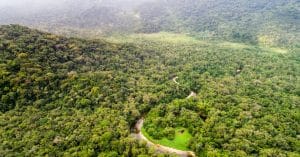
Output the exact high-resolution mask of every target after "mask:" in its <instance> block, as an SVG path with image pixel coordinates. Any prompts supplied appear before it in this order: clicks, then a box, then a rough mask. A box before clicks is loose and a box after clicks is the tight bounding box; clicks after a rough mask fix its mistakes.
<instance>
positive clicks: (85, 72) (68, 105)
mask: <svg viewBox="0 0 300 157" xmlns="http://www.w3.org/2000/svg"><path fill="white" fill-rule="evenodd" d="M0 37H1V39H0V50H1V54H0V55H1V57H0V77H1V80H0V93H1V94H0V95H1V100H0V104H1V106H0V114H1V115H0V143H1V144H0V154H5V155H6V156H15V155H20V156H44V155H46V154H48V155H58V156H62V155H65V156H70V155H74V156H97V155H100V156H119V155H124V156H137V155H142V154H152V153H151V152H150V151H149V149H146V148H145V144H143V143H140V144H139V143H138V142H136V141H134V140H133V139H132V138H130V137H129V134H130V128H131V126H132V125H133V124H134V123H135V120H136V119H137V118H138V117H139V116H140V114H142V113H144V112H145V111H147V110H148V108H150V107H151V104H154V103H156V102H157V101H164V100H165V101H167V100H168V99H172V98H171V97H172V96H173V95H171V94H169V93H168V92H170V91H173V90H172V89H170V88H163V86H157V87H155V88H152V86H153V85H152V84H154V83H152V82H153V77H152V80H147V81H146V80H145V81H142V80H144V79H145V77H146V76H151V74H152V72H151V71H150V70H145V69H146V68H148V67H149V68H150V65H155V63H152V62H156V61H155V59H150V58H154V57H159V56H157V54H156V53H155V52H153V51H146V50H145V51H141V50H139V49H138V48H136V47H134V46H132V45H129V44H127V45H123V44H111V43H107V42H104V41H86V40H80V39H67V38H63V37H59V36H55V35H51V34H47V33H41V32H39V31H36V30H31V29H28V28H25V27H21V26H17V25H12V26H2V27H0ZM151 68H153V67H151ZM142 74H143V75H142ZM146 82H148V83H147V84H145V83H146ZM157 82H158V81H157ZM155 84H156V83H155ZM151 90H153V91H151ZM157 90H160V91H162V93H166V94H162V96H159V97H157V96H158V94H156V95H154V94H153V95H152V94H151V92H154V91H157ZM171 93H176V91H174V92H171ZM143 104H144V105H143ZM146 104H147V105H146ZM152 155H153V154H152ZM152 155H151V156H152Z"/></svg>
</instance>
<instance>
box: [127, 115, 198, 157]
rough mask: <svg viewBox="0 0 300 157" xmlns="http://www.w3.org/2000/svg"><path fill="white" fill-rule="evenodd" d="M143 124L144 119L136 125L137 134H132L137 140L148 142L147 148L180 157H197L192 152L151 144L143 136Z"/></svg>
mask: <svg viewBox="0 0 300 157" xmlns="http://www.w3.org/2000/svg"><path fill="white" fill-rule="evenodd" d="M143 123H144V119H143V118H142V119H140V120H139V121H138V122H137V123H136V125H135V130H136V133H134V134H132V136H133V137H134V138H135V139H138V140H143V141H146V142H147V146H149V147H153V148H155V149H156V151H157V152H161V153H171V154H176V155H178V156H180V157H195V153H194V152H192V151H182V150H178V149H174V148H170V147H166V146H162V145H159V144H154V143H153V142H151V141H150V140H148V139H147V138H146V137H145V136H144V135H143V133H142V131H141V129H142V127H143Z"/></svg>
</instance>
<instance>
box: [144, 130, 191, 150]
mask: <svg viewBox="0 0 300 157" xmlns="http://www.w3.org/2000/svg"><path fill="white" fill-rule="evenodd" d="M182 130H184V132H181V131H182ZM142 133H143V135H144V136H145V137H147V139H149V140H150V141H151V142H153V143H155V144H160V145H163V146H167V147H171V148H175V149H178V150H183V151H188V150H189V148H188V144H189V141H190V139H191V138H192V135H191V134H190V133H189V132H188V130H187V129H185V128H176V132H175V138H174V140H168V139H167V138H162V139H160V140H155V139H153V138H152V137H151V136H149V134H148V133H147V132H146V130H145V129H144V128H142Z"/></svg>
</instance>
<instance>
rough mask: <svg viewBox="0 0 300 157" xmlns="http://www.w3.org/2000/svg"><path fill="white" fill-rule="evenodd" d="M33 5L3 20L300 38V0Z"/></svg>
mask: <svg viewBox="0 0 300 157" xmlns="http://www.w3.org/2000/svg"><path fill="white" fill-rule="evenodd" d="M33 6H35V7H34V9H31V10H30V9H28V8H27V9H24V8H22V9H20V8H19V9H18V8H4V9H1V15H2V16H0V24H9V23H20V24H25V25H28V26H33V27H38V28H42V29H45V30H47V31H52V32H58V33H64V32H68V30H73V31H69V33H67V34H72V35H74V34H76V33H74V32H79V31H81V30H82V31H83V34H84V33H86V32H89V31H95V30H97V31H98V32H101V33H100V34H107V33H109V34H110V33H113V32H123V33H132V32H143V33H152V32H159V31H171V32H179V33H190V34H192V35H194V36H197V37H199V38H204V39H212V38H217V39H225V40H234V41H239V42H248V43H252V44H264V45H271V46H272V45H281V46H283V45H296V44H297V43H299V41H300V39H299V36H300V33H299V32H300V20H299V18H300V3H299V0H276V1H275V0H271V1H270V0H252V1H248V0H239V1H235V0H142V1H136V0H117V1H110V0H87V1H82V0H74V1H71V0H64V1H62V2H60V3H58V4H56V3H55V4H51V5H49V6H47V7H45V8H43V9H41V8H39V9H37V7H36V5H33ZM29 10H30V11H29ZM90 34H93V33H90Z"/></svg>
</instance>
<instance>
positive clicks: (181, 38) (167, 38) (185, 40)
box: [108, 32, 205, 44]
mask: <svg viewBox="0 0 300 157" xmlns="http://www.w3.org/2000/svg"><path fill="white" fill-rule="evenodd" d="M108 40H109V41H112V42H129V43H130V42H141V41H145V40H146V41H155V42H163V43H170V44H200V43H203V41H201V40H197V39H195V38H193V37H190V36H188V35H186V34H176V33H167V32H159V33H151V34H145V33H139V34H131V35H123V36H112V37H109V38H108ZM204 43H205V42H204Z"/></svg>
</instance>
